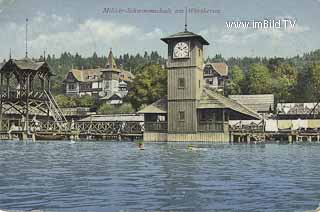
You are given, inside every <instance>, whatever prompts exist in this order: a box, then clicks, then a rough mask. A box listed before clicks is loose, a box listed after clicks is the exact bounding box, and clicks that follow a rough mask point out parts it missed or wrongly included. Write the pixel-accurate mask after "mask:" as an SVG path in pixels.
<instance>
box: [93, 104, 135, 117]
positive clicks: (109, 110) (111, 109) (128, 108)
mask: <svg viewBox="0 0 320 212" xmlns="http://www.w3.org/2000/svg"><path fill="white" fill-rule="evenodd" d="M97 112H98V114H102V115H106V114H117V113H118V114H122V113H133V112H134V109H133V107H132V105H131V104H129V103H124V104H122V105H120V106H118V105H109V104H102V105H101V106H100V107H99V109H98V111H97Z"/></svg>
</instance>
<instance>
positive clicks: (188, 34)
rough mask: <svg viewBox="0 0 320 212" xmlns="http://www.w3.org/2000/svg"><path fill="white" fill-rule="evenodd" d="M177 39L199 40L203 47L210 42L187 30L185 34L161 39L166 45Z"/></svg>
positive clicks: (181, 33)
mask: <svg viewBox="0 0 320 212" xmlns="http://www.w3.org/2000/svg"><path fill="white" fill-rule="evenodd" d="M177 38H197V39H199V40H200V42H201V43H202V44H203V45H209V42H208V41H207V40H206V39H204V38H203V37H202V36H201V35H198V34H195V33H193V32H189V31H187V30H186V31H184V32H178V33H176V34H173V35H170V36H168V37H165V38H161V40H162V41H164V42H165V43H168V42H169V41H170V40H172V39H177Z"/></svg>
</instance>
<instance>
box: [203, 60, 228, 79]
mask: <svg viewBox="0 0 320 212" xmlns="http://www.w3.org/2000/svg"><path fill="white" fill-rule="evenodd" d="M205 67H212V69H213V70H215V71H216V72H217V73H218V74H220V76H228V66H227V64H226V63H207V64H205Z"/></svg>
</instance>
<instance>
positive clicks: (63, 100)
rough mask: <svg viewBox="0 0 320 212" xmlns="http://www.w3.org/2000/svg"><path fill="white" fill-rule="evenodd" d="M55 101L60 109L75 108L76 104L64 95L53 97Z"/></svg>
mask: <svg viewBox="0 0 320 212" xmlns="http://www.w3.org/2000/svg"><path fill="white" fill-rule="evenodd" d="M55 100H56V102H57V104H58V105H59V106H60V107H76V106H77V103H76V102H75V101H74V100H73V99H72V98H70V97H68V96H65V95H57V96H55Z"/></svg>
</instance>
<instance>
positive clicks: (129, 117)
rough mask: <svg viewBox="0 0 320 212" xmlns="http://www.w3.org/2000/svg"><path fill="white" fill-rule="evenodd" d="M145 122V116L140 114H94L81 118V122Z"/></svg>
mask: <svg viewBox="0 0 320 212" xmlns="http://www.w3.org/2000/svg"><path fill="white" fill-rule="evenodd" d="M89 121H90V122H104V121H110V122H123V121H126V122H129V121H134V122H143V121H144V116H143V115H138V114H112V115H92V116H89V117H86V118H83V119H80V120H79V122H89Z"/></svg>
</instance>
